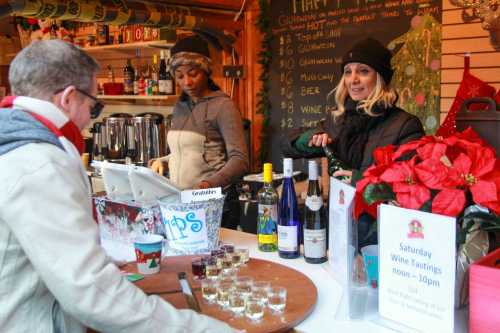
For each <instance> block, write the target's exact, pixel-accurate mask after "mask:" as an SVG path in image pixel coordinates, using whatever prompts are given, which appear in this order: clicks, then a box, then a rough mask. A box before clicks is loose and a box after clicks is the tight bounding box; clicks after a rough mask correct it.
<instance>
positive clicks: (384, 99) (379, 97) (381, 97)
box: [327, 72, 398, 119]
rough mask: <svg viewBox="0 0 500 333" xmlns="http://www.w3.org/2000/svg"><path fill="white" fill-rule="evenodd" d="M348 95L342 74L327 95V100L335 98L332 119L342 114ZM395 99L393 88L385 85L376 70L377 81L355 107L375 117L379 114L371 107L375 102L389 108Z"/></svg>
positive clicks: (396, 97) (395, 94)
mask: <svg viewBox="0 0 500 333" xmlns="http://www.w3.org/2000/svg"><path fill="white" fill-rule="evenodd" d="M348 95H349V93H348V92H347V88H346V86H345V79H344V75H342V77H341V78H340V82H339V83H338V84H337V86H336V87H335V88H334V89H333V90H332V91H330V93H328V95H327V100H329V101H331V100H332V97H333V98H334V100H335V105H336V108H334V109H333V110H331V112H332V115H333V118H334V119H335V118H338V117H340V116H341V115H343V114H344V112H345V106H344V103H345V100H346V98H347V96H348ZM397 99H398V94H397V93H396V91H395V90H394V88H392V87H390V86H389V85H387V84H386V83H385V81H384V79H383V78H382V76H381V75H380V74H379V73H378V72H377V83H376V84H375V87H374V88H373V91H372V92H371V93H370V95H369V96H368V97H367V98H366V99H365V100H362V101H361V102H360V103H359V104H358V107H357V108H358V109H361V110H363V111H364V112H365V113H366V114H368V115H369V116H372V117H376V116H379V114H376V113H374V112H373V107H374V106H375V105H376V104H380V105H381V106H383V107H384V108H389V107H392V106H394V104H395V103H396V100H397Z"/></svg>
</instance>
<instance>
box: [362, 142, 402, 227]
mask: <svg viewBox="0 0 500 333" xmlns="http://www.w3.org/2000/svg"><path fill="white" fill-rule="evenodd" d="M394 151H395V147H394V146H393V145H388V146H385V147H379V148H377V149H375V150H374V151H373V159H374V161H375V164H374V165H372V166H371V167H369V168H368V169H366V170H365V172H364V173H363V178H362V179H361V180H360V181H358V182H357V183H356V196H355V198H354V217H355V218H356V219H358V218H359V216H360V215H361V214H362V213H368V214H370V215H371V216H373V217H376V216H377V206H378V205H379V202H377V203H373V204H371V205H368V204H367V203H366V202H365V200H364V199H363V192H364V190H365V188H366V186H367V185H368V184H376V183H380V175H382V174H383V173H384V171H385V170H386V169H387V167H388V166H389V165H390V164H391V163H392V158H393V155H394Z"/></svg>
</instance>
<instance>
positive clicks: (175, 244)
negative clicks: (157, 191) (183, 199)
mask: <svg viewBox="0 0 500 333" xmlns="http://www.w3.org/2000/svg"><path fill="white" fill-rule="evenodd" d="M160 208H161V214H162V219H163V223H164V225H165V234H166V236H167V240H168V247H169V248H172V249H175V250H178V251H181V252H184V253H194V252H196V251H199V250H202V249H207V248H208V233H207V225H206V216H205V209H196V210H187V211H178V210H173V209H168V208H166V207H163V206H160Z"/></svg>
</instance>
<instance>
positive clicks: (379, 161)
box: [373, 145, 395, 166]
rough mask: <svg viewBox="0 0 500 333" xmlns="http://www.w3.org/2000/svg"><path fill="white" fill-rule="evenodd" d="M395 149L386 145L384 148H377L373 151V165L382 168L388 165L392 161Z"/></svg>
mask: <svg viewBox="0 0 500 333" xmlns="http://www.w3.org/2000/svg"><path fill="white" fill-rule="evenodd" d="M394 151H395V147H394V146H393V145H388V146H385V147H379V148H377V149H375V150H374V151H373V160H374V161H375V165H379V166H383V165H389V164H391V163H392V161H393V156H394Z"/></svg>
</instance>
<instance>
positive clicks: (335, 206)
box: [328, 177, 356, 320]
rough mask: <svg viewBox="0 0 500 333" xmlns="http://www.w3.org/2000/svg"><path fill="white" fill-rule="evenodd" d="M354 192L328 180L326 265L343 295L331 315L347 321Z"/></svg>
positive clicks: (352, 246)
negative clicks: (327, 245) (327, 248)
mask: <svg viewBox="0 0 500 333" xmlns="http://www.w3.org/2000/svg"><path fill="white" fill-rule="evenodd" d="M355 193H356V189H355V188H354V187H352V186H350V185H347V184H346V183H344V182H342V181H340V180H338V179H336V178H333V177H330V194H329V200H330V201H329V207H330V209H329V214H330V216H329V223H328V224H329V226H330V228H329V230H328V232H329V237H328V241H329V250H328V264H329V268H330V272H331V274H332V276H333V277H334V278H335V280H337V282H339V283H340V284H341V285H342V289H343V291H344V292H343V294H342V298H341V300H340V306H339V307H338V308H337V312H336V314H335V316H336V318H338V319H340V320H347V319H349V314H350V312H351V311H350V307H351V302H350V298H351V296H350V294H351V293H350V284H351V283H350V282H351V281H350V280H351V275H352V274H351V269H352V266H353V260H354V252H355V246H356V244H353V219H352V209H353V201H354V195H355Z"/></svg>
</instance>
